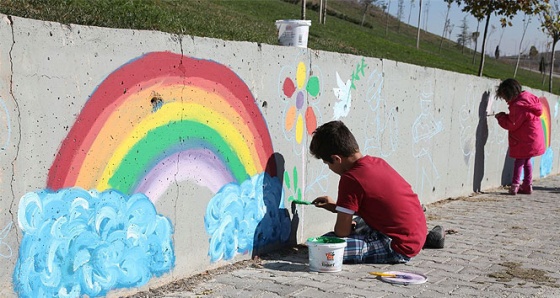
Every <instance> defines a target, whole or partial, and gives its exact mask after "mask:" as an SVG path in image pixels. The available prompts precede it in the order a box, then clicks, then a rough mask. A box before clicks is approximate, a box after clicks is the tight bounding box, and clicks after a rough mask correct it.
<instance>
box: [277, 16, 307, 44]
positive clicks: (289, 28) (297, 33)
mask: <svg viewBox="0 0 560 298" xmlns="http://www.w3.org/2000/svg"><path fill="white" fill-rule="evenodd" d="M309 26H311V21H310V20H278V21H276V29H277V31H278V43H280V45H283V46H294V47H300V48H307V38H308V37H309Z"/></svg>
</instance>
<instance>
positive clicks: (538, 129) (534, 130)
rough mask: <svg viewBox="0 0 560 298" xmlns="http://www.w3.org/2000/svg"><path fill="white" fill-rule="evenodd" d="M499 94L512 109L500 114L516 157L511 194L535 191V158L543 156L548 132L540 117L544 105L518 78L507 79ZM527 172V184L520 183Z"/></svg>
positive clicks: (511, 155)
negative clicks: (544, 128)
mask: <svg viewBox="0 0 560 298" xmlns="http://www.w3.org/2000/svg"><path fill="white" fill-rule="evenodd" d="M496 96H498V97H501V98H503V99H504V100H505V101H506V102H507V104H508V108H509V114H506V113H504V112H500V113H498V114H496V119H497V120H498V124H499V125H500V126H501V127H503V128H504V129H506V130H507V131H508V143H509V156H510V157H511V158H514V159H515V163H514V166H513V179H512V183H511V187H510V189H509V193H510V194H511V195H516V194H517V193H518V192H519V193H523V194H531V193H532V192H533V186H532V182H533V165H532V163H531V157H533V156H539V155H542V154H543V153H544V151H545V148H544V134H543V129H542V124H541V120H540V116H541V114H542V106H541V102H540V100H539V98H538V97H537V96H535V95H534V94H532V93H530V92H528V91H521V85H520V84H519V82H518V81H516V80H515V79H507V80H504V81H503V82H502V83H501V84H500V86H498V91H497V92H496ZM522 171H524V173H525V176H524V178H523V184H521V185H519V182H520V180H521V172H522Z"/></svg>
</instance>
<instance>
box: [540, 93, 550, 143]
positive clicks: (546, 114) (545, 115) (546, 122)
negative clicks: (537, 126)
mask: <svg viewBox="0 0 560 298" xmlns="http://www.w3.org/2000/svg"><path fill="white" fill-rule="evenodd" d="M539 100H540V101H541V105H542V114H541V124H542V127H543V133H544V144H545V148H549V147H550V135H551V131H550V129H551V118H550V106H549V105H548V100H546V98H545V97H541V98H539Z"/></svg>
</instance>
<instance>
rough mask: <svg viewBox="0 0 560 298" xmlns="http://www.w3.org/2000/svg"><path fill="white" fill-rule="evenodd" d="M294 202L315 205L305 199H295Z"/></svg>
mask: <svg viewBox="0 0 560 298" xmlns="http://www.w3.org/2000/svg"><path fill="white" fill-rule="evenodd" d="M292 202H294V204H300V205H313V203H311V202H309V201H304V200H293V201H292Z"/></svg>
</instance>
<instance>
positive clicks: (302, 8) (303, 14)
mask: <svg viewBox="0 0 560 298" xmlns="http://www.w3.org/2000/svg"><path fill="white" fill-rule="evenodd" d="M305 1H306V0H302V1H301V19H302V20H305Z"/></svg>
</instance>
